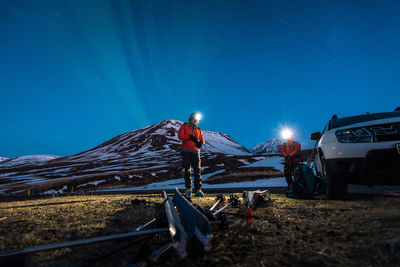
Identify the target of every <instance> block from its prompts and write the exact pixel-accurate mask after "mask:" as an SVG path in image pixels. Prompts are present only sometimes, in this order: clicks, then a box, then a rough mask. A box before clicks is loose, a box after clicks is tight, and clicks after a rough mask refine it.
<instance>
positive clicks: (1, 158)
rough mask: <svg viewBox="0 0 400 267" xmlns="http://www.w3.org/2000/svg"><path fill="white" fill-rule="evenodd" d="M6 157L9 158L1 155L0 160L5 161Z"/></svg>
mask: <svg viewBox="0 0 400 267" xmlns="http://www.w3.org/2000/svg"><path fill="white" fill-rule="evenodd" d="M6 159H8V158H3V157H0V162H2V161H5V160H6Z"/></svg>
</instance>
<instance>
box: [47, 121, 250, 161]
mask: <svg viewBox="0 0 400 267" xmlns="http://www.w3.org/2000/svg"><path fill="white" fill-rule="evenodd" d="M182 124H183V122H181V121H177V120H164V121H162V122H160V123H157V124H154V125H150V126H147V127H144V128H142V129H138V130H134V131H131V132H128V133H125V134H121V135H119V136H117V137H114V138H113V139H111V140H109V141H107V142H104V143H102V144H100V145H99V146H97V147H95V148H93V149H90V150H88V151H85V152H82V153H79V154H76V155H72V156H68V157H64V158H60V159H59V160H58V161H81V160H84V161H87V160H106V159H107V160H108V159H124V158H135V159H141V158H147V159H156V158H157V159H159V160H162V159H163V158H165V157H166V156H171V155H175V156H179V153H178V151H179V150H180V145H181V143H182V141H181V140H179V138H178V131H179V128H180V126H181V125H182ZM203 135H204V139H205V141H206V143H205V145H204V147H203V148H202V153H203V154H229V155H250V153H249V151H248V150H247V149H246V148H244V147H243V146H241V145H240V144H239V143H237V142H235V141H234V140H233V139H232V138H231V137H230V136H229V135H226V134H221V133H217V132H210V131H205V130H203ZM54 162H57V161H54Z"/></svg>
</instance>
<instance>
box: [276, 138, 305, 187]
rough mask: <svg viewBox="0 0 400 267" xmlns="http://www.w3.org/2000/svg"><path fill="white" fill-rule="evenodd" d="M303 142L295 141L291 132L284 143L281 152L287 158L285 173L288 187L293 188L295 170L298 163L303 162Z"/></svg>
mask: <svg viewBox="0 0 400 267" xmlns="http://www.w3.org/2000/svg"><path fill="white" fill-rule="evenodd" d="M300 152H301V144H300V143H299V142H295V141H293V135H292V134H290V135H289V136H288V137H287V139H286V142H285V143H283V144H282V147H281V154H282V157H284V158H285V164H284V173H285V178H286V183H287V184H288V189H292V186H293V178H292V174H293V170H294V167H295V166H296V164H298V163H300V162H301V153H300Z"/></svg>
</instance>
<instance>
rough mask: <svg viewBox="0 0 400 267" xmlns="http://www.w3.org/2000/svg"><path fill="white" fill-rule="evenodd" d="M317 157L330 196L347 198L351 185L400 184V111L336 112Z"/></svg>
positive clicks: (319, 137)
mask: <svg viewBox="0 0 400 267" xmlns="http://www.w3.org/2000/svg"><path fill="white" fill-rule="evenodd" d="M311 139H312V140H319V142H318V146H317V153H316V156H315V166H316V169H317V173H319V174H320V175H322V176H325V177H326V179H327V185H328V190H327V192H328V197H329V198H332V199H341V198H344V197H345V195H346V193H347V185H348V184H362V185H373V184H380V185H388V184H389V185H390V184H400V110H399V108H397V109H396V110H395V111H394V112H384V113H374V114H365V115H358V116H351V117H344V118H337V116H336V115H334V116H333V117H332V119H331V120H330V121H329V122H328V123H327V124H326V126H325V128H324V130H323V132H322V133H320V132H316V133H313V134H311Z"/></svg>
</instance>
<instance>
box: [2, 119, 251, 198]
mask: <svg viewBox="0 0 400 267" xmlns="http://www.w3.org/2000/svg"><path fill="white" fill-rule="evenodd" d="M182 124H183V122H181V121H177V120H164V121H162V122H160V123H157V124H154V125H150V126H147V127H144V128H141V129H138V130H134V131H131V132H128V133H124V134H121V135H119V136H116V137H114V138H112V139H110V140H109V141H106V142H104V143H102V144H100V145H98V146H96V147H94V148H92V149H90V150H87V151H84V152H81V153H79V154H76V155H71V156H67V157H58V158H57V157H56V156H46V157H33V158H32V156H26V157H20V158H18V159H12V160H7V161H4V162H3V164H2V163H0V181H1V182H2V183H3V184H8V186H9V185H17V184H25V183H30V182H34V183H37V182H38V181H40V182H45V181H49V180H52V179H66V178H68V179H69V178H74V179H75V178H79V179H82V177H84V179H86V178H87V179H86V182H87V181H89V180H90V179H92V178H93V179H95V178H96V179H97V178H98V177H100V176H101V177H107V179H106V180H107V181H108V182H110V181H111V183H112V181H114V176H115V175H116V174H118V175H119V176H118V177H120V178H118V179H121V177H122V178H123V179H125V180H124V183H126V182H128V183H131V184H132V183H136V182H139V183H141V184H145V181H147V180H148V181H153V180H154V179H170V178H176V177H181V176H182V173H181V165H182V164H181V160H182V159H181V155H180V153H179V151H180V146H181V141H180V140H179V139H178V131H179V128H180V126H181V125H182ZM203 135H204V139H205V141H206V142H205V145H204V146H203V148H202V152H201V156H202V169H203V171H204V173H207V172H208V173H210V172H214V171H216V170H218V169H221V168H222V169H223V168H228V167H236V166H242V165H245V164H247V163H249V162H253V161H254V160H253V159H252V157H253V155H252V154H251V153H250V152H249V151H248V150H247V149H246V148H244V147H243V146H241V145H240V144H238V143H237V142H235V141H234V140H233V139H232V138H231V137H229V136H228V135H226V134H221V133H217V132H211V131H206V130H203ZM42 160H43V161H42ZM44 160H46V161H44ZM17 162H18V164H16V163H17ZM6 163H7V164H6ZM90 177H92V178H90ZM133 177H135V179H134V180H132V179H133ZM88 179H89V180H88ZM115 179H117V178H115ZM118 179H117V180H118ZM146 179H147V180H146ZM76 186H77V185H75V188H76ZM0 191H1V185H0Z"/></svg>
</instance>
